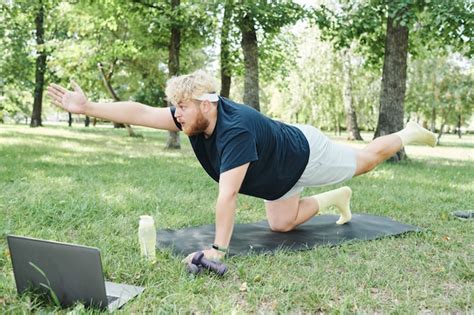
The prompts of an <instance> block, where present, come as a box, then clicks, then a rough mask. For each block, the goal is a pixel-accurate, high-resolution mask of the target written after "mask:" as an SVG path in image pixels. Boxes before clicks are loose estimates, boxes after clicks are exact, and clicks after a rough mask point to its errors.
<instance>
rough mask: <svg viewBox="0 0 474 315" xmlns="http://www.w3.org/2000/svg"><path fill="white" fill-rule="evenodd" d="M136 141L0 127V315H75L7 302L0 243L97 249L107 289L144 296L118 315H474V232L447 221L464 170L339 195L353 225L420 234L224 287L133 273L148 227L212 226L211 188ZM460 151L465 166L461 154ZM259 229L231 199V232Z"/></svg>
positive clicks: (329, 253)
mask: <svg viewBox="0 0 474 315" xmlns="http://www.w3.org/2000/svg"><path fill="white" fill-rule="evenodd" d="M139 132H140V133H141V134H142V135H143V138H129V137H127V136H126V132H125V131H124V130H113V129H109V128H90V129H85V128H79V127H75V128H62V127H52V126H50V127H46V128H37V129H30V128H27V127H23V126H13V125H0V188H1V189H0V218H1V219H0V235H1V237H0V313H11V314H17V313H29V312H64V313H66V312H67V311H70V310H71V309H69V310H59V309H57V308H55V307H54V306H51V305H45V304H44V303H41V301H38V300H37V299H35V298H33V297H30V296H27V295H24V296H17V294H16V289H15V282H14V279H13V273H12V267H11V263H10V259H9V256H8V251H7V244H6V239H5V236H6V234H8V233H13V234H19V235H27V236H31V237H38V238H44V239H52V240H57V241H62V242H73V243H79V244H84V245H89V246H95V247H99V248H100V249H101V251H102V259H103V265H104V269H105V274H106V277H107V278H108V279H109V280H112V281H117V282H124V283H130V284H135V285H141V286H145V287H146V288H147V289H146V291H145V292H144V293H143V294H142V295H140V296H139V297H138V298H136V299H135V300H133V301H131V302H130V303H128V304H127V305H126V306H125V307H124V309H123V310H122V312H124V313H142V312H157V313H170V312H172V313H176V312H197V313H217V314H220V313H231V312H237V313H256V312H258V313H270V312H272V313H289V312H291V313H301V312H303V313H318V312H324V313H353V312H356V313H373V312H378V313H399V314H407V313H408V314H410V313H421V312H429V311H431V312H435V313H446V312H451V313H455V312H461V313H470V312H473V311H474V308H473V304H474V285H473V281H474V229H473V222H472V221H460V220H457V219H454V218H452V217H451V216H450V215H449V213H450V212H451V211H454V210H459V209H465V210H468V209H473V208H474V184H473V178H474V161H473V160H469V159H468V160H466V159H460V160H457V159H442V158H429V157H427V156H424V157H413V156H412V157H411V159H410V160H409V161H406V162H403V163H400V164H396V165H393V164H384V165H381V166H380V167H378V168H377V169H376V170H375V171H373V172H371V173H369V174H366V175H364V176H361V177H358V178H354V179H352V180H350V181H349V182H347V183H346V184H347V185H349V186H350V187H351V188H352V190H353V192H354V193H353V198H352V209H353V212H356V213H357V212H361V213H370V214H376V215H384V216H389V217H391V218H393V219H395V220H398V221H400V222H404V223H408V224H414V225H418V226H420V227H422V228H424V229H425V232H423V233H418V234H408V235H405V236H403V237H398V238H385V239H381V240H377V241H371V242H361V243H355V244H351V245H344V246H340V247H336V248H327V247H323V248H317V249H314V250H309V251H304V252H279V253H277V254H276V255H274V256H250V257H233V258H230V259H227V260H226V263H227V264H228V265H229V267H230V272H229V273H228V274H227V275H226V276H225V277H224V278H218V277H216V276H213V275H203V276H198V277H194V276H191V275H188V274H187V273H186V271H185V269H184V267H183V266H182V264H181V262H180V260H181V258H182V257H176V256H173V255H172V254H171V252H169V251H162V252H158V259H157V262H156V264H149V263H148V262H146V261H143V260H142V259H140V257H139V246H138V241H137V229H138V219H139V216H140V215H142V214H151V215H153V216H154V218H155V221H156V225H157V228H159V229H160V228H181V227H186V226H192V225H199V224H210V223H213V222H214V202H215V197H216V196H217V186H216V184H215V183H214V182H213V181H212V180H211V179H210V178H209V177H208V176H207V175H206V174H205V172H204V171H203V170H202V169H201V167H200V166H199V163H198V162H197V160H196V159H195V157H194V155H193V153H192V150H191V148H190V145H189V142H188V140H187V139H186V138H185V137H182V144H183V149H182V150H181V151H178V152H175V151H167V150H164V149H163V148H164V144H165V141H166V136H167V134H166V133H164V132H157V131H153V130H149V129H139ZM471 137H472V136H471ZM469 139H470V140H469ZM471 140H472V138H468V143H469V141H471ZM455 141H456V139H455V138H454V137H453V138H452V140H450V142H449V146H454V144H453V142H455ZM463 141H465V140H463ZM456 148H457V149H460V148H461V149H462V150H464V151H465V152H466V154H468V153H469V154H470V156H472V151H469V150H473V149H472V147H471V145H469V144H468V145H462V144H461V146H460V147H456ZM446 149H449V148H446ZM464 151H463V152H464ZM466 156H467V155H466ZM334 187H336V186H328V187H325V188H320V189H308V190H306V191H305V194H306V195H309V194H313V193H316V192H320V191H324V190H327V189H331V188H334ZM264 218H265V210H264V205H263V202H262V201H260V200H258V199H255V198H250V197H245V196H241V197H240V198H239V206H238V213H237V218H236V220H237V222H238V223H244V222H253V221H256V220H261V219H264ZM197 250H198V249H197ZM243 283H246V284H247V286H248V290H247V291H244V292H241V291H240V287H241V285H242V284H243ZM74 310H75V311H77V312H79V313H81V312H90V311H88V310H84V309H83V308H81V307H80V306H77V307H76V308H75V309H74Z"/></svg>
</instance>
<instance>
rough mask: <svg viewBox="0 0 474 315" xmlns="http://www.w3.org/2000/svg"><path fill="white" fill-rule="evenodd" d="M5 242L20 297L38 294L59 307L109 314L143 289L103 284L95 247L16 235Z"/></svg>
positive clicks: (97, 252)
mask: <svg viewBox="0 0 474 315" xmlns="http://www.w3.org/2000/svg"><path fill="white" fill-rule="evenodd" d="M7 240H8V247H9V249H10V256H11V260H12V265H13V273H14V275H15V282H16V288H17V291H18V293H19V294H21V293H24V292H25V291H29V290H33V291H39V292H41V293H43V294H46V295H49V296H50V298H51V299H52V300H53V301H55V302H56V303H59V304H60V305H61V306H62V307H68V306H72V305H74V304H75V303H76V302H80V303H82V304H84V305H85V306H86V307H96V308H100V309H108V310H110V311H112V310H114V309H117V308H119V307H121V306H122V305H124V304H125V303H126V302H127V301H129V300H130V299H132V298H133V297H135V296H137V295H138V294H140V293H141V292H142V291H143V290H144V288H142V287H137V286H132V285H126V284H118V283H112V282H107V281H105V280H104V275H103V272H102V263H101V260H100V251H99V249H97V248H94V247H86V246H80V245H74V244H66V243H59V242H53V241H45V240H40V239H34V238H28V237H21V236H15V235H7Z"/></svg>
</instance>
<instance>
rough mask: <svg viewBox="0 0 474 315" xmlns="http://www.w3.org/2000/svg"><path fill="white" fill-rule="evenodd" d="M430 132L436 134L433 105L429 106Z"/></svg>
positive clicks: (434, 107)
mask: <svg viewBox="0 0 474 315" xmlns="http://www.w3.org/2000/svg"><path fill="white" fill-rule="evenodd" d="M430 129H431V132H433V133H435V132H436V106H435V105H434V103H433V104H432V105H431V127H430Z"/></svg>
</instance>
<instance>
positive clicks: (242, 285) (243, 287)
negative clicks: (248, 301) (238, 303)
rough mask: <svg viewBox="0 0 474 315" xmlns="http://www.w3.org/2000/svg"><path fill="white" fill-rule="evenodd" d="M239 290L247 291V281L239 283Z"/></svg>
mask: <svg viewBox="0 0 474 315" xmlns="http://www.w3.org/2000/svg"><path fill="white" fill-rule="evenodd" d="M239 290H240V292H247V291H248V287H247V282H244V283H242V284H241V285H240V289H239Z"/></svg>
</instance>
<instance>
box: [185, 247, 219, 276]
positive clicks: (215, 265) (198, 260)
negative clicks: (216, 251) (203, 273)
mask: <svg viewBox="0 0 474 315" xmlns="http://www.w3.org/2000/svg"><path fill="white" fill-rule="evenodd" d="M191 262H192V263H193V264H195V265H197V266H199V265H201V266H203V267H204V268H206V269H208V270H211V271H213V272H215V273H217V274H218V275H219V276H222V275H224V273H226V271H227V266H226V265H224V264H223V263H220V262H217V261H213V260H209V259H207V258H206V257H204V253H203V252H197V253H196V254H194V256H193V259H192V261H191Z"/></svg>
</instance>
